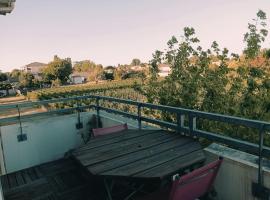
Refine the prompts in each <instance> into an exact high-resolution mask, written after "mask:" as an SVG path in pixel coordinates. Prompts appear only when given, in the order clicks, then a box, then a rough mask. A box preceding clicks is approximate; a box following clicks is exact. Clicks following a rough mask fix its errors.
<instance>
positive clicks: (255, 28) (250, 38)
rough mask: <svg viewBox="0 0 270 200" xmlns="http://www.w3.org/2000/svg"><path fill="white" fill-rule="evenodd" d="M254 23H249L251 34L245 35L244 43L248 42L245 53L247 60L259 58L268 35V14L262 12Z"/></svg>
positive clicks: (258, 13)
mask: <svg viewBox="0 0 270 200" xmlns="http://www.w3.org/2000/svg"><path fill="white" fill-rule="evenodd" d="M253 21H254V23H248V29H249V32H247V33H246V34H245V35H244V42H246V48H245V49H244V53H245V54H246V57H247V58H251V59H252V58H255V57H256V56H258V54H259V52H260V49H261V43H262V42H264V41H265V37H266V36H267V34H268V31H267V30H266V29H265V27H266V14H265V12H263V11H262V10H259V11H258V12H257V18H256V19H253Z"/></svg>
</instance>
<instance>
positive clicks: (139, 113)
mask: <svg viewBox="0 0 270 200" xmlns="http://www.w3.org/2000/svg"><path fill="white" fill-rule="evenodd" d="M141 108H142V105H141V104H140V103H139V104H138V128H139V129H142V119H141V117H142V110H141Z"/></svg>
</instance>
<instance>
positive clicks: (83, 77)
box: [70, 72, 89, 84]
mask: <svg viewBox="0 0 270 200" xmlns="http://www.w3.org/2000/svg"><path fill="white" fill-rule="evenodd" d="M88 76H89V74H88V73H85V72H75V73H73V74H71V75H70V79H71V83H73V84H82V83H85V82H86V81H87V78H88Z"/></svg>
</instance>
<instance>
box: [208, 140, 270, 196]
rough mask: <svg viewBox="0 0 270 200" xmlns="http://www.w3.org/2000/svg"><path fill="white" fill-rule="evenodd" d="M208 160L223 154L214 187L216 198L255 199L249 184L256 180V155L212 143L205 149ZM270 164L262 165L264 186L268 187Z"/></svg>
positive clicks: (269, 186) (269, 185)
mask: <svg viewBox="0 0 270 200" xmlns="http://www.w3.org/2000/svg"><path fill="white" fill-rule="evenodd" d="M205 152H206V156H207V159H208V162H210V161H212V160H214V159H217V158H218V156H223V157H224V161H223V163H222V165H221V168H220V170H219V172H218V175H217V178H216V181H215V184H214V187H215V189H216V191H217V194H218V196H217V197H216V200H256V199H257V198H255V197H253V196H252V190H251V184H252V182H253V181H254V182H257V175H258V174H257V173H258V165H257V164H256V160H257V159H258V157H257V156H254V155H251V154H248V153H245V152H242V151H238V150H235V149H231V148H228V147H224V146H222V145H218V144H212V145H210V146H209V147H208V148H206V149H205ZM269 167H270V166H268V168H267V167H264V168H263V169H264V186H265V187H267V188H270V168H269Z"/></svg>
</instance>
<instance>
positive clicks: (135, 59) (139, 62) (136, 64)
mask: <svg viewBox="0 0 270 200" xmlns="http://www.w3.org/2000/svg"><path fill="white" fill-rule="evenodd" d="M140 64H141V61H140V59H138V58H134V59H132V61H131V64H130V65H131V66H138V65H140Z"/></svg>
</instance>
